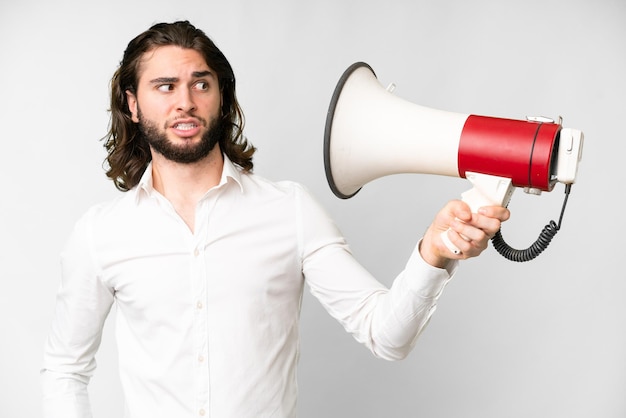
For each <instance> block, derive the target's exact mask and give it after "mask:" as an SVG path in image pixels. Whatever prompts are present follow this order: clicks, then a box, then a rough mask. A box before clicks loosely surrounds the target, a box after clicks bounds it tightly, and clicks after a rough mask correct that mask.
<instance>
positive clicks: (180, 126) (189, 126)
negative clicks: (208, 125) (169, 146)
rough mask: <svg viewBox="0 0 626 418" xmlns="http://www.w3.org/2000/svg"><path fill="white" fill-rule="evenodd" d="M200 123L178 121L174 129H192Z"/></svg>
mask: <svg viewBox="0 0 626 418" xmlns="http://www.w3.org/2000/svg"><path fill="white" fill-rule="evenodd" d="M197 126H198V125H197V124H195V123H177V124H175V125H174V126H173V128H174V129H178V130H180V131H190V130H192V129H194V128H196V127H197Z"/></svg>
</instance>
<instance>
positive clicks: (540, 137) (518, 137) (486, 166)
mask: <svg viewBox="0 0 626 418" xmlns="http://www.w3.org/2000/svg"><path fill="white" fill-rule="evenodd" d="M560 128H561V126H560V125H558V124H555V123H544V122H534V121H523V120H513V119H502V118H492V117H487V116H476V115H470V116H469V117H468V118H467V120H466V121H465V125H464V126H463V130H462V132H461V139H460V143H459V153H458V167H459V176H460V177H463V178H465V177H466V175H465V173H466V172H468V171H469V172H478V173H483V174H491V175H494V176H500V177H506V178H510V179H511V181H512V183H513V185H514V186H516V187H532V188H536V189H540V190H544V191H550V190H552V188H553V187H554V184H555V180H552V178H551V174H552V164H553V162H554V159H555V158H556V155H555V154H556V147H555V142H556V139H557V137H558V133H559V130H560Z"/></svg>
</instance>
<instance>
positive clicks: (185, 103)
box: [176, 89, 196, 113]
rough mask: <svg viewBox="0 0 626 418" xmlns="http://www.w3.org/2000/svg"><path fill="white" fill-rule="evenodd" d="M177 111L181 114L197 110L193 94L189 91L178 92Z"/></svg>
mask: <svg viewBox="0 0 626 418" xmlns="http://www.w3.org/2000/svg"><path fill="white" fill-rule="evenodd" d="M177 99H178V101H177V106H176V107H177V110H179V111H181V112H187V113H189V112H193V111H194V110H196V104H195V102H194V100H193V94H192V92H191V91H190V90H188V89H180V90H178V97H177Z"/></svg>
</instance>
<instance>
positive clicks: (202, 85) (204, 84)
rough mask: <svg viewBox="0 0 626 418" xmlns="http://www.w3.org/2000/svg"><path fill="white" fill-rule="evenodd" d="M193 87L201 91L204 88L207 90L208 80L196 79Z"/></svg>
mask: <svg viewBox="0 0 626 418" xmlns="http://www.w3.org/2000/svg"><path fill="white" fill-rule="evenodd" d="M194 87H195V88H196V89H197V90H203V91H206V90H208V89H209V83H208V82H206V81H198V82H197V83H196V84H195V85H194Z"/></svg>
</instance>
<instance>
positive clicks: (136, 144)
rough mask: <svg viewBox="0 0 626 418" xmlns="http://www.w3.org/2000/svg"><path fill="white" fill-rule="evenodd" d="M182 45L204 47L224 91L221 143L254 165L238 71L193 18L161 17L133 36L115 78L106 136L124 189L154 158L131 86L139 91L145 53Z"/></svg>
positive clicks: (112, 167)
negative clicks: (135, 113)
mask: <svg viewBox="0 0 626 418" xmlns="http://www.w3.org/2000/svg"><path fill="white" fill-rule="evenodd" d="M166 45H176V46H179V47H181V48H189V49H193V50H195V51H197V52H199V53H200V54H201V55H202V56H203V57H204V60H205V61H206V63H207V65H208V66H209V67H211V69H212V70H213V71H215V72H216V75H217V78H218V82H219V86H220V90H221V92H222V112H221V114H222V118H223V122H224V125H225V132H224V136H223V137H222V138H221V139H220V140H219V145H220V148H221V150H222V152H224V154H226V155H227V156H228V158H229V159H230V160H231V161H232V162H234V163H235V164H237V165H239V166H240V167H241V168H242V169H243V170H244V171H251V170H252V167H253V163H252V155H253V154H254V152H255V151H256V149H255V148H254V147H253V146H252V145H251V144H248V141H247V140H246V138H245V137H244V136H243V126H244V116H243V111H242V110H241V107H240V106H239V103H238V102H237V97H236V95H235V75H234V73H233V69H232V67H231V66H230V63H229V62H228V60H227V59H226V57H225V56H224V54H222V52H221V51H220V50H219V49H218V48H217V46H216V45H215V44H214V43H213V41H211V39H209V38H208V37H207V36H206V35H205V33H204V32H203V31H202V30H200V29H197V28H195V27H194V26H193V25H192V24H191V23H189V22H188V21H179V22H174V23H158V24H156V25H154V26H152V27H151V28H150V29H148V30H147V31H145V32H143V33H142V34H140V35H139V36H137V37H136V38H134V39H133V40H132V41H130V42H129V44H128V46H127V48H126V50H125V51H124V57H123V59H122V61H121V62H120V66H119V68H118V69H117V70H116V71H115V74H114V75H113V78H112V79H111V108H110V112H111V122H110V126H109V130H108V133H107V135H106V136H105V137H104V138H103V140H104V141H105V144H104V147H105V148H106V150H107V157H106V160H105V162H106V164H108V170H107V172H106V175H107V177H109V178H110V179H111V180H113V182H114V183H115V187H117V188H118V189H119V190H121V191H128V190H130V189H132V188H133V187H134V186H135V185H137V183H139V180H140V179H141V176H142V175H143V173H144V171H145V170H146V167H147V166H148V163H149V162H150V161H151V159H152V156H151V154H150V147H149V146H148V142H147V140H146V138H144V137H143V135H141V133H140V132H139V127H138V125H137V124H136V123H134V122H133V121H132V119H131V112H130V109H129V107H128V101H127V98H126V90H129V91H131V92H132V93H133V94H136V92H137V83H138V81H139V74H138V72H139V66H140V63H141V59H142V57H143V55H144V54H145V53H146V52H148V51H151V50H153V49H154V48H157V47H160V46H166Z"/></svg>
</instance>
